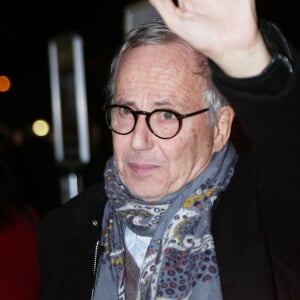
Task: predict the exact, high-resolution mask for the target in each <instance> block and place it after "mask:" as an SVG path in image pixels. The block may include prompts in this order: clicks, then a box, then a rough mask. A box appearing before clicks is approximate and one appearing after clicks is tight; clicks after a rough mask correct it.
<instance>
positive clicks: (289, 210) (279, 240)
mask: <svg viewBox="0 0 300 300" xmlns="http://www.w3.org/2000/svg"><path fill="white" fill-rule="evenodd" d="M285 50H286V49H285ZM288 51H291V53H289V52H288V53H287V54H286V55H287V56H290V58H291V61H292V62H293V66H294V71H293V72H292V73H290V72H289V69H288V65H287V64H286V63H284V62H283V61H282V60H280V59H278V60H276V61H275V62H274V63H273V64H272V66H271V67H270V68H269V69H268V70H266V71H265V72H264V73H262V74H261V75H259V76H257V77H254V78H250V79H233V78H229V77H227V76H226V75H225V74H223V73H222V71H221V70H219V69H218V68H217V67H216V66H215V65H213V64H212V68H213V71H214V80H215V82H216V84H217V86H218V87H219V89H220V90H221V92H222V93H223V94H224V95H225V96H226V97H227V99H228V100H229V101H230V103H231V105H232V106H233V107H234V109H235V111H236V114H237V118H238V119H239V121H240V123H241V124H242V126H243V130H244V132H245V134H246V136H247V138H248V139H249V141H250V144H251V149H247V151H245V153H244V151H241V152H240V157H239V161H238V164H237V167H236V171H235V175H234V177H233V179H232V181H231V183H230V184H229V186H228V188H227V189H226V191H225V192H224V193H222V194H221V195H220V197H219V198H218V199H217V200H216V202H215V204H214V208H213V218H212V232H213V236H214V241H215V247H216V252H217V259H218V264H219V267H220V276H221V282H222V289H223V295H224V299H225V300H227V299H228V300H275V299H280V300H299V299H300V183H299V181H300V176H299V173H298V172H299V169H300V155H299V154H300V142H299V140H300V139H299V132H300V130H299V129H300V128H299V127H300V126H299V124H300V123H299V122H300V121H298V119H299V117H300V105H299V102H300V77H299V70H300V59H299V54H298V53H296V52H295V51H294V50H293V49H292V50H288ZM248 150H251V151H249V152H248ZM246 152H247V153H246ZM105 202H106V196H105V193H104V190H103V185H102V183H99V184H97V185H95V186H93V187H91V188H89V189H88V190H86V191H85V192H83V193H82V194H80V195H79V196H77V197H76V198H74V199H72V200H70V201H69V202H68V203H67V204H65V205H63V206H62V207H59V208H58V209H57V210H55V211H53V212H51V213H50V214H49V215H48V216H47V218H45V221H44V226H43V228H42V231H41V240H40V247H41V248H40V262H41V268H42V271H43V274H44V280H45V287H44V291H43V300H58V299H61V300H69V299H70V300H77V299H78V300H87V299H90V297H91V290H92V288H93V285H94V281H95V278H94V270H95V262H96V261H97V256H98V255H99V249H97V248H96V242H97V240H99V238H100V234H101V226H100V225H101V216H102V212H103V208H104V205H105ZM199 299H201V295H199ZM104 300H111V299H104ZM212 300H214V299H212Z"/></svg>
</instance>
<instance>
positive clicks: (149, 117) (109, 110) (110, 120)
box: [104, 104, 209, 139]
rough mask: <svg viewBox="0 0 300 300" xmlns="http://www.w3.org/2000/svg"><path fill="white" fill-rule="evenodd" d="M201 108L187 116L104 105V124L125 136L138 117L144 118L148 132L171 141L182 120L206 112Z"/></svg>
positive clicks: (162, 111) (162, 110)
mask: <svg viewBox="0 0 300 300" xmlns="http://www.w3.org/2000/svg"><path fill="white" fill-rule="evenodd" d="M208 110H209V108H203V109H201V110H197V111H195V112H192V113H189V114H184V115H182V114H179V113H178V112H175V111H173V110H169V109H155V110H153V111H152V112H147V111H142V110H133V109H132V108H130V107H128V106H126V105H119V104H113V105H106V106H105V107H104V111H105V117H106V123H107V125H108V127H109V128H110V129H111V130H112V131H113V132H115V133H117V134H121V135H126V134H129V133H131V132H132V131H133V130H134V128H135V126H136V122H137V120H138V117H139V115H144V116H146V118H145V119H146V124H147V126H148V128H149V129H150V131H151V132H152V133H153V134H154V135H155V136H157V137H159V138H161V139H171V138H173V137H174V136H176V135H177V134H178V132H179V131H180V129H181V126H182V120H183V119H185V118H189V117H192V116H195V115H198V114H202V113H204V112H206V111H208Z"/></svg>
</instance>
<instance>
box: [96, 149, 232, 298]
mask: <svg viewBox="0 0 300 300" xmlns="http://www.w3.org/2000/svg"><path fill="white" fill-rule="evenodd" d="M236 158H237V155H236V152H235V150H234V148H233V147H232V146H231V145H230V144H228V145H227V146H226V147H225V148H224V149H223V150H222V151H220V152H218V153H216V154H215V155H214V157H213V158H212V160H211V162H210V164H209V166H208V167H207V168H206V169H205V170H204V171H203V172H202V173H201V174H200V175H199V176H198V177H197V178H196V179H195V180H193V181H192V182H190V183H188V184H187V185H186V186H185V187H183V188H182V189H180V190H179V191H178V192H176V193H174V194H172V195H168V196H166V197H164V198H163V199H161V200H160V201H158V202H151V203H148V202H144V201H142V200H139V199H135V198H134V197H133V196H132V195H131V194H130V192H129V191H128V190H127V189H126V187H125V186H124V185H123V184H122V182H121V180H120V178H119V176H118V172H117V169H116V168H115V166H114V161H113V158H111V159H110V160H109V161H108V163H107V166H106V171H105V180H106V182H105V188H106V193H107V196H108V198H109V201H108V204H107V206H106V210H105V216H104V223H103V225H104V226H103V228H104V230H103V240H102V243H103V245H104V247H105V255H104V256H103V258H102V260H101V272H100V275H99V276H100V277H101V278H104V277H103V276H106V277H105V278H106V280H107V276H110V277H111V280H112V281H113V282H115V283H117V284H115V286H116V289H117V295H118V299H125V288H126V287H125V264H124V250H125V249H124V248H125V244H124V231H125V228H126V227H128V228H130V230H132V231H134V232H135V233H136V234H139V235H144V236H151V237H152V239H151V242H150V244H149V246H148V249H147V252H146V256H145V259H144V262H143V265H142V267H141V273H140V277H139V285H138V291H137V299H198V298H197V297H198V296H199V293H201V295H203V298H201V299H216V300H217V299H222V294H221V287H220V280H219V272H218V265H217V258H216V254H215V249H214V242H213V237H212V235H211V231H210V223H211V208H212V205H213V203H214V201H215V199H216V198H217V197H218V194H219V193H220V191H222V190H224V189H225V188H226V186H227V185H228V183H229V182H230V179H231V177H232V175H233V172H234V165H235V162H236ZM98 285H100V287H101V285H102V284H101V279H99V280H98ZM101 288H105V284H104V286H102V287H101Z"/></svg>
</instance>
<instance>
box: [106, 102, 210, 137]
mask: <svg viewBox="0 0 300 300" xmlns="http://www.w3.org/2000/svg"><path fill="white" fill-rule="evenodd" d="M114 107H119V108H124V109H127V110H128V111H129V112H130V113H131V114H132V115H133V118H134V124H133V126H132V129H131V130H129V131H128V132H126V133H121V132H118V131H116V130H115V129H113V128H112V126H111V122H109V119H111V117H110V116H109V112H110V110H111V109H112V108H114ZM208 110H209V107H206V108H202V109H200V110H197V111H194V112H191V113H188V114H180V113H178V112H177V111H174V110H171V109H155V110H153V111H151V112H148V111H144V110H134V109H132V108H131V107H129V106H127V105H122V104H107V105H105V106H104V107H103V111H104V112H105V120H106V124H107V126H108V127H109V129H110V130H111V131H113V132H115V133H117V134H120V135H127V134H130V133H131V132H133V131H134V129H135V127H136V123H137V121H138V118H139V116H140V115H144V116H145V121H146V124H147V127H148V129H149V130H150V131H151V133H152V134H153V135H155V136H156V137H158V138H160V139H163V140H169V139H172V138H173V137H175V136H176V135H177V134H178V133H179V131H180V130H181V127H182V120H183V119H185V118H189V117H193V116H196V115H199V114H202V113H205V112H207V111H208ZM156 112H167V113H171V114H173V115H174V116H175V117H176V118H177V120H178V122H179V126H178V129H177V131H176V132H175V134H173V135H172V136H170V137H161V136H159V135H157V134H156V133H155V132H154V130H153V129H152V127H151V124H150V118H151V116H152V115H153V114H154V113H156Z"/></svg>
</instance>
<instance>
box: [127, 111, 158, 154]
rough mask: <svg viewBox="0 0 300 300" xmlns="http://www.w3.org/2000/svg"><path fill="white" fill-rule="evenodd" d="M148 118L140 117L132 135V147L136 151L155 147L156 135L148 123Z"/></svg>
mask: <svg viewBox="0 0 300 300" xmlns="http://www.w3.org/2000/svg"><path fill="white" fill-rule="evenodd" d="M145 118H146V116H144V115H139V117H138V119H137V122H136V124H135V128H134V130H133V132H132V133H131V147H132V148H133V149H135V150H145V149H149V148H151V147H152V145H153V137H154V135H153V134H152V133H151V131H150V129H149V128H148V126H147V123H146V119H145Z"/></svg>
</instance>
